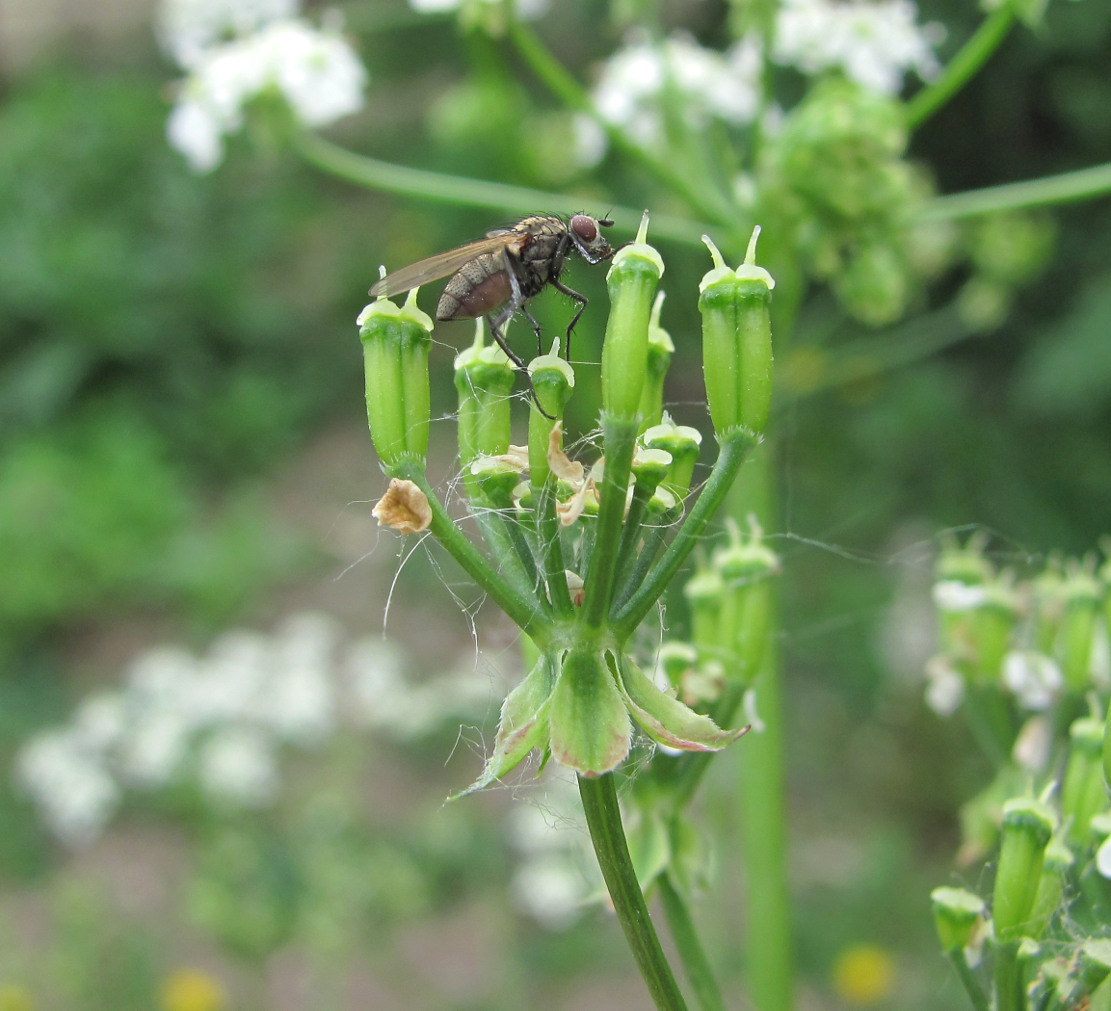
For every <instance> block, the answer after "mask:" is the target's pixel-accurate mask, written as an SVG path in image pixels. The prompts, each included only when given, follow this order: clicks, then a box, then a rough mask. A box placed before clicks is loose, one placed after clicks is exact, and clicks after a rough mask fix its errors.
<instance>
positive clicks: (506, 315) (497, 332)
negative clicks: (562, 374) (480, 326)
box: [486, 275, 556, 421]
mask: <svg viewBox="0 0 1111 1011" xmlns="http://www.w3.org/2000/svg"><path fill="white" fill-rule="evenodd" d="M510 276H511V277H512V275H510ZM511 283H512V284H513V287H514V289H516V280H515V279H514V280H513V281H512V282H511ZM517 295H518V292H517V291H516V290H514V294H513V298H511V299H510V300H509V304H508V305H507V306H506V307H505V308H504V309H502V311H501V312H499V313H498V314H497V316H487V317H486V322H487V323H488V324H489V325H490V333H492V334H493V335H494V340H496V341H497V342H498V347H500V348H501V349H502V350H503V351H504V352H505V353H506V355H507V356H508V358H509V360H510V361H511V362H512V363H513V364H514V365H516V366H517V371H518V372H520V373H521V376H522V377H523V378H524V380H525V385H526V386H527V387H528V396H529V400H531V401H532V402H533V403H534V404H535V405H536V409H537V410H538V411H539V412H540V413H541V414H543V415H544V417H545V418H547V419H548V420H549V421H555V420H556V418H555V416H554V415H551V414H549V413H548V412H547V411H545V410H544V408H543V407H541V406H540V401H539V400H537V398H536V387H535V386H533V385H532V376H530V375H529V371H528V366H527V365H526V364H525V363H524V361H523V360H522V358H521V356H520V355H519V354H517V352H516V351H514V350H513V349H512V348H511V347H510V346H509V344H508V343H507V341H506V339H505V337H504V336H502V332H501V328H502V327H503V326H505V324H506V323H508V322H509V319H510V317H511V316H512V315H513V314H514V313H515V312H516V311H517V310H518V309H524V306H523V304H520V305H519V304H517ZM525 315H526V316H528V318H529V319H530V320H531V321H532V323H533V325H534V326H535V325H536V321H535V320H534V319H533V318H532V316H531V315H530V314H529V312H528V311H527V310H525ZM537 333H539V329H537Z"/></svg>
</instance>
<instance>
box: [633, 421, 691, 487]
mask: <svg viewBox="0 0 1111 1011" xmlns="http://www.w3.org/2000/svg"><path fill="white" fill-rule="evenodd" d="M640 441H641V444H642V445H643V446H645V447H646V448H648V449H662V450H664V451H666V452H668V453H670V454H671V473H669V474H668V476H667V478H666V480H665V481H664V485H665V486H666V487H667V489H668V490H669V491H671V492H673V493H674V494H675V495H677V496H678V497H679V498H684V497H685V496H686V494H687V492H688V491H690V486H691V478H692V477H693V476H694V465H695V464H696V463H698V450H699V447H700V446H701V445H702V433H701V432H699V431H698V429H697V428H691V427H690V426H689V425H676V424H675V422H673V421H672V420H671V418H670V417H669V416H668V415H667V414H666V413H665V414H664V415H663V420H662V421H661V423H660V424H658V425H653V426H652V427H651V428H649V429H646V430H645V432H644V434H643V435H641V437H640Z"/></svg>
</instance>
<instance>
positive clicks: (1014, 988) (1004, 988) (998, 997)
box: [993, 941, 1026, 1011]
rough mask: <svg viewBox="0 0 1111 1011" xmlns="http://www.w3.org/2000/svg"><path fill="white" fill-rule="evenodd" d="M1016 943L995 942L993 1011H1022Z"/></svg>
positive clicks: (1023, 1001) (1017, 944)
mask: <svg viewBox="0 0 1111 1011" xmlns="http://www.w3.org/2000/svg"><path fill="white" fill-rule="evenodd" d="M1018 946H1019V942H1018V941H997V942H996V944H995V949H994V953H993V954H994V958H995V1011H1024V1009H1025V1007H1026V1002H1025V1000H1024V998H1023V990H1022V966H1021V964H1020V963H1019V960H1018Z"/></svg>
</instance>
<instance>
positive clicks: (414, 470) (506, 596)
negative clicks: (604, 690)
mask: <svg viewBox="0 0 1111 1011" xmlns="http://www.w3.org/2000/svg"><path fill="white" fill-rule="evenodd" d="M389 476H390V477H396V478H401V479H403V480H409V481H412V482H413V484H415V485H416V486H417V487H418V488H420V490H421V491H422V492H423V493H424V496H425V498H426V499H427V500H428V505H429V507H430V508H431V510H432V522H431V524H429V529H430V530H431V531H432V536H433V537H435V538H436V540H438V541H439V542H440V544H442V545H443V547H444V548H445V549H446V550H447V552H448V554H450V555H451V557H452V558H454V559H455V560H456V561H457V562H458V563H459V565H460V566H461V567H462V568H463V570H464V571H465V572H466V573H467V575H469V576H470V577H471V578H472V579H473V580H474V581H475V582H476V583H477V584H478V585H479V587H480V588H481V589H482V590H483V592H485V593H486V594H488V595H489V596H490V597H491V598H492V599H493V600H494V602H495V603H496V604H497V605H498V607H500V608H501V609H502V610H503V611H504V612H505V613H506V614H507V615H508V616H509V617H510V618H511V619H512V620H513V621H514V622H515V623H516V624H517V626H518V627H519V628H520V629H521V631H522V632H524V633H525V634H526V635H528V636H529V637H530V638H532V639H533V641H534V642H536V643H537V644H538V645H541V646H543V644H544V643H546V642H547V640H548V639H549V638H550V636H551V630H552V624H551V622H550V621H549V620H548V618H547V617H546V616H545V615H544V612H543V611H542V609H541V608H540V605H539V603H538V602H537V601H536V600H534V599H531V598H529V597H526V596H525V595H524V594H521V593H519V592H518V591H517V589H516V588H515V587H514V586H513V585H512V584H511V583H510V582H509V581H508V580H507V579H505V578H504V577H502V576H501V575H500V574H499V573H498V572H497V570H496V569H495V568H494V567H493V566H492V565H491V564H490V561H489V559H488V558H487V557H486V556H485V555H483V554H482V552H481V551H479V550H478V548H476V547H475V545H474V544H473V543H471V541H470V540H469V539H468V538H467V536H466V535H465V534H464V533H463V531H462V530H460V529H459V527H458V526H457V525H456V523H455V520H454V519H452V517H451V515H450V514H449V513H448V511H447V509H445V508H444V504H443V503H442V502H441V501H440V499H439V498H438V497H437V495H436V493H435V491H434V490H433V489H432V486H431V485H430V484H429V483H428V478H427V477H426V476H425V473H424V469H423V467H421V466H420V465H419V464H417V463H411V462H408V461H403V462H401V463H399V464H397V465H396V466H394V467H391V468H390V469H389Z"/></svg>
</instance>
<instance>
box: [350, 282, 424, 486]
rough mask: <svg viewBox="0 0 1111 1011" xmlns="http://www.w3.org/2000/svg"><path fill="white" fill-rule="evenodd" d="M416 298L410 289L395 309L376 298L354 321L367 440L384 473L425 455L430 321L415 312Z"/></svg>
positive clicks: (393, 306) (415, 290)
mask: <svg viewBox="0 0 1111 1011" xmlns="http://www.w3.org/2000/svg"><path fill="white" fill-rule="evenodd" d="M416 294H417V289H415V288H414V289H413V290H412V291H411V292H410V293H409V298H408V299H407V300H406V302H405V305H404V306H400V307H399V306H396V305H394V304H393V303H392V302H390V301H389V300H388V299H386V298H384V297H383V298H378V299H376V300H375V301H373V302H371V303H370V305H368V306H367V307H366V308H365V309H363V311H362V312H361V313H360V314H359V317H358V320H357V322H358V324H359V336H360V339H361V340H362V344H363V369H364V372H365V376H366V413H367V421H368V423H369V424H370V437H371V439H372V440H373V442H374V448H375V449H376V450H377V452H378V456H379V457H380V459H381V460H382V463H383V464H384V465H385V466H386V468H387V469H388V468H390V467H392V466H394V465H396V464H397V463H398V462H399V461H400V460H401V459H403V458H405V457H408V458H416V459H419V460H421V461H422V462H423V460H424V458H425V457H426V456H427V454H428V423H429V418H430V414H431V407H430V401H429V388H428V350H429V347H430V346H431V343H432V338H431V333H432V319H431V317H430V316H429V315H428V314H427V313H424V312H422V311H421V310H420V309H419V308H417V302H416Z"/></svg>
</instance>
